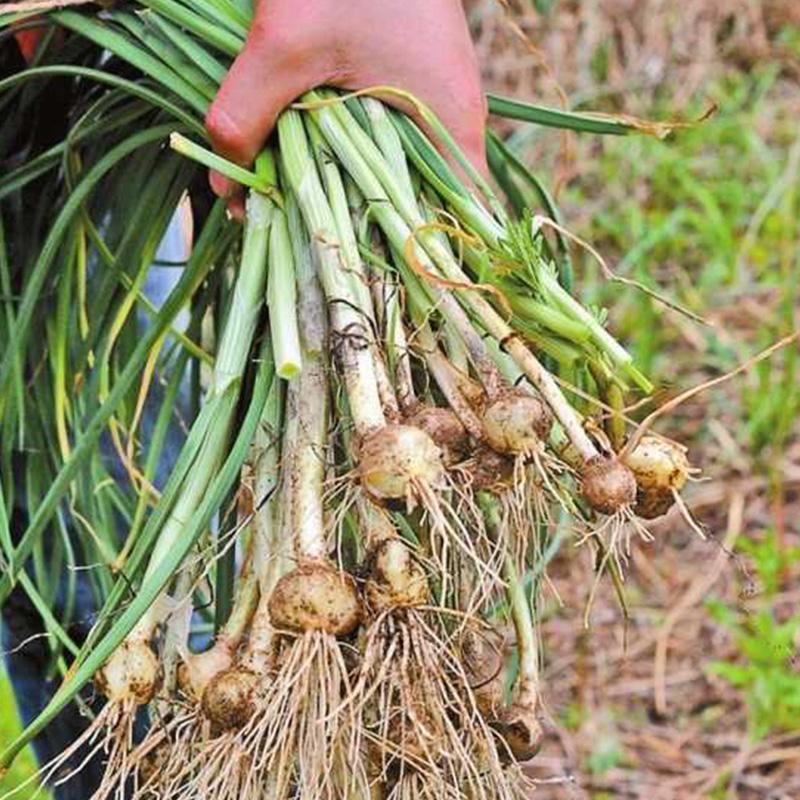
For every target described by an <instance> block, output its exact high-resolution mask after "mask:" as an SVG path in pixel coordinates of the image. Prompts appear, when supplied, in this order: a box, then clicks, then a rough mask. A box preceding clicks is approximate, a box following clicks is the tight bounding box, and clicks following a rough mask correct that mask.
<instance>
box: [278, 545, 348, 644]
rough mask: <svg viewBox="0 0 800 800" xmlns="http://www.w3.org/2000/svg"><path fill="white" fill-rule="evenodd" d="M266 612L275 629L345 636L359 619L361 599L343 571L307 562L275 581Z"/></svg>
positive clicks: (326, 565)
mask: <svg viewBox="0 0 800 800" xmlns="http://www.w3.org/2000/svg"><path fill="white" fill-rule="evenodd" d="M269 615H270V619H271V621H272V624H273V625H274V626H275V627H276V628H282V629H284V630H290V631H297V632H300V633H302V632H305V631H325V632H327V633H330V634H332V635H333V636H346V635H347V634H348V633H351V632H352V631H353V630H354V629H355V628H356V626H357V625H358V623H359V621H360V619H361V602H360V599H359V596H358V591H357V589H356V584H355V581H354V580H353V579H352V578H351V577H350V576H349V575H348V574H347V573H345V572H340V571H339V570H337V569H334V568H333V567H332V566H330V565H328V564H325V563H324V562H321V561H311V562H307V563H305V564H301V565H300V566H298V567H296V568H295V569H293V570H292V571H291V572H288V573H287V574H286V575H284V576H283V577H282V578H281V579H280V580H279V581H278V583H277V584H276V585H275V588H274V589H273V590H272V594H271V595H270V598H269Z"/></svg>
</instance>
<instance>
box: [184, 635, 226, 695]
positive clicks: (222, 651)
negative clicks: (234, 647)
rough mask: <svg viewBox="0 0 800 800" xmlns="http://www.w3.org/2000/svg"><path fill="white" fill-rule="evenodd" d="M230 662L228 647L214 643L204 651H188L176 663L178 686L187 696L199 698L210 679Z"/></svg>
mask: <svg viewBox="0 0 800 800" xmlns="http://www.w3.org/2000/svg"><path fill="white" fill-rule="evenodd" d="M232 662H233V653H232V652H231V648H230V647H224V646H219V645H214V646H213V647H211V648H210V649H209V650H206V651H205V653H196V654H195V653H190V654H188V655H186V656H184V658H183V659H182V661H181V663H180V664H179V665H178V686H179V687H180V689H181V691H182V692H183V693H184V694H185V695H186V696H187V697H191V698H193V699H195V700H199V699H200V698H201V697H202V696H203V692H204V691H205V688H206V686H208V684H209V683H210V681H211V679H212V678H213V677H214V676H215V675H217V674H219V673H220V672H223V671H224V670H226V669H229V668H230V666H231V663H232Z"/></svg>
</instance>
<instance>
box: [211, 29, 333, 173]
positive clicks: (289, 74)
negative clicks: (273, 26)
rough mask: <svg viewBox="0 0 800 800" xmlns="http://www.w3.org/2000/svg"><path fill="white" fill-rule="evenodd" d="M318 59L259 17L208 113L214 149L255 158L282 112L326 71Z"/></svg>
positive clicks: (244, 158)
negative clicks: (320, 71)
mask: <svg viewBox="0 0 800 800" xmlns="http://www.w3.org/2000/svg"><path fill="white" fill-rule="evenodd" d="M316 62H317V59H314V58H308V57H306V55H305V54H304V53H302V52H301V51H300V50H299V49H296V46H295V45H294V44H293V43H292V42H290V41H285V40H281V39H280V38H279V36H278V34H277V33H274V32H271V31H268V30H264V26H263V25H262V24H260V23H259V21H258V20H257V21H256V22H255V23H254V24H253V27H252V28H251V31H250V34H249V36H248V39H247V43H246V44H245V47H244V50H243V51H242V53H241V54H240V55H239V57H238V58H237V59H236V61H234V63H233V66H232V67H231V69H230V72H229V73H228V75H227V77H226V78H225V80H224V81H223V84H222V87H221V88H220V90H219V92H218V94H217V96H216V98H215V99H214V102H213V103H212V105H211V108H210V110H209V112H208V115H207V116H206V127H207V129H208V132H209V135H210V137H211V142H212V144H213V145H214V149H215V150H216V151H217V152H219V153H221V154H222V155H223V156H225V157H226V158H229V159H231V160H232V161H235V162H237V163H239V164H249V163H251V162H252V161H253V159H254V158H255V156H256V155H257V154H258V152H259V150H260V149H261V148H262V147H263V145H264V142H265V141H266V139H267V137H268V136H269V134H270V132H271V131H272V129H273V127H274V126H275V121H276V120H277V118H278V115H279V114H280V112H281V111H283V109H284V108H285V107H286V106H287V105H289V104H290V103H291V102H292V101H293V100H294V99H296V98H297V97H298V96H299V95H301V94H302V93H303V92H305V91H307V90H308V89H311V88H313V87H314V86H315V85H316V84H317V83H318V82H319V79H321V78H322V77H323V76H322V75H317V66H318V65H317V63H316Z"/></svg>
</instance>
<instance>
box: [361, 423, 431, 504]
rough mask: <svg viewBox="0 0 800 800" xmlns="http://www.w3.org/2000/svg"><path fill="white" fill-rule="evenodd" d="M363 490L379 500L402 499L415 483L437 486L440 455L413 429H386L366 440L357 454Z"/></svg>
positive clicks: (427, 437)
mask: <svg viewBox="0 0 800 800" xmlns="http://www.w3.org/2000/svg"><path fill="white" fill-rule="evenodd" d="M358 470H359V474H360V476H361V484H362V486H363V487H364V488H365V489H366V490H367V491H368V492H369V493H370V494H371V495H372V496H373V497H375V498H377V499H379V500H390V499H395V500H398V499H402V498H406V497H408V496H409V495H410V494H411V489H412V488H413V485H414V484H415V483H425V484H428V485H429V486H435V485H436V484H438V483H439V482H440V480H441V478H442V475H443V473H444V467H443V465H442V451H441V450H440V449H439V448H438V447H437V446H436V443H435V442H434V441H433V439H431V437H430V436H429V435H428V434H427V433H425V431H423V430H420V429H419V428H415V427H414V426H413V425H385V426H384V427H382V428H379V429H378V430H377V431H376V432H375V433H373V434H371V435H369V436H367V437H366V438H365V439H364V441H363V442H362V444H361V447H360V450H359V465H358Z"/></svg>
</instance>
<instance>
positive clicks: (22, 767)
mask: <svg viewBox="0 0 800 800" xmlns="http://www.w3.org/2000/svg"><path fill="white" fill-rule="evenodd" d="M21 730H22V726H21V725H20V722H19V718H18V716H17V706H16V704H15V703H14V695H13V693H12V691H11V684H10V683H9V681H8V678H7V677H6V675H5V674H4V673H3V671H2V669H1V668H0V748H2V747H4V746H5V745H6V744H7V743H9V742H11V741H13V740H14V739H16V738H17V736H18V735H19V733H20V731H21ZM36 769H37V767H36V759H35V758H34V755H33V753H32V752H31V751H30V750H26V751H25V752H23V753H22V754H21V755H20V757H19V758H18V759H17V760H16V761H15V762H14V763H13V764H12V765H11V767H10V769H9V770H8V772H7V773H6V774H5V775H4V776H3V777H0V797H2V796H3V795H5V793H6V792H9V791H11V790H12V789H15V788H16V787H17V786H20V785H21V784H22V783H24V782H25V781H26V780H28V779H29V778H30V777H31V775H33V773H34V772H36ZM34 795H36V796H37V798H38V800H49V797H50V793H49V792H44V791H42V790H41V789H39V786H38V784H36V783H31V785H30V786H29V787H27V788H26V789H24V790H22V791H21V792H19V793H17V794H15V795H14V797H15V799H16V800H32V798H33V797H34Z"/></svg>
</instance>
